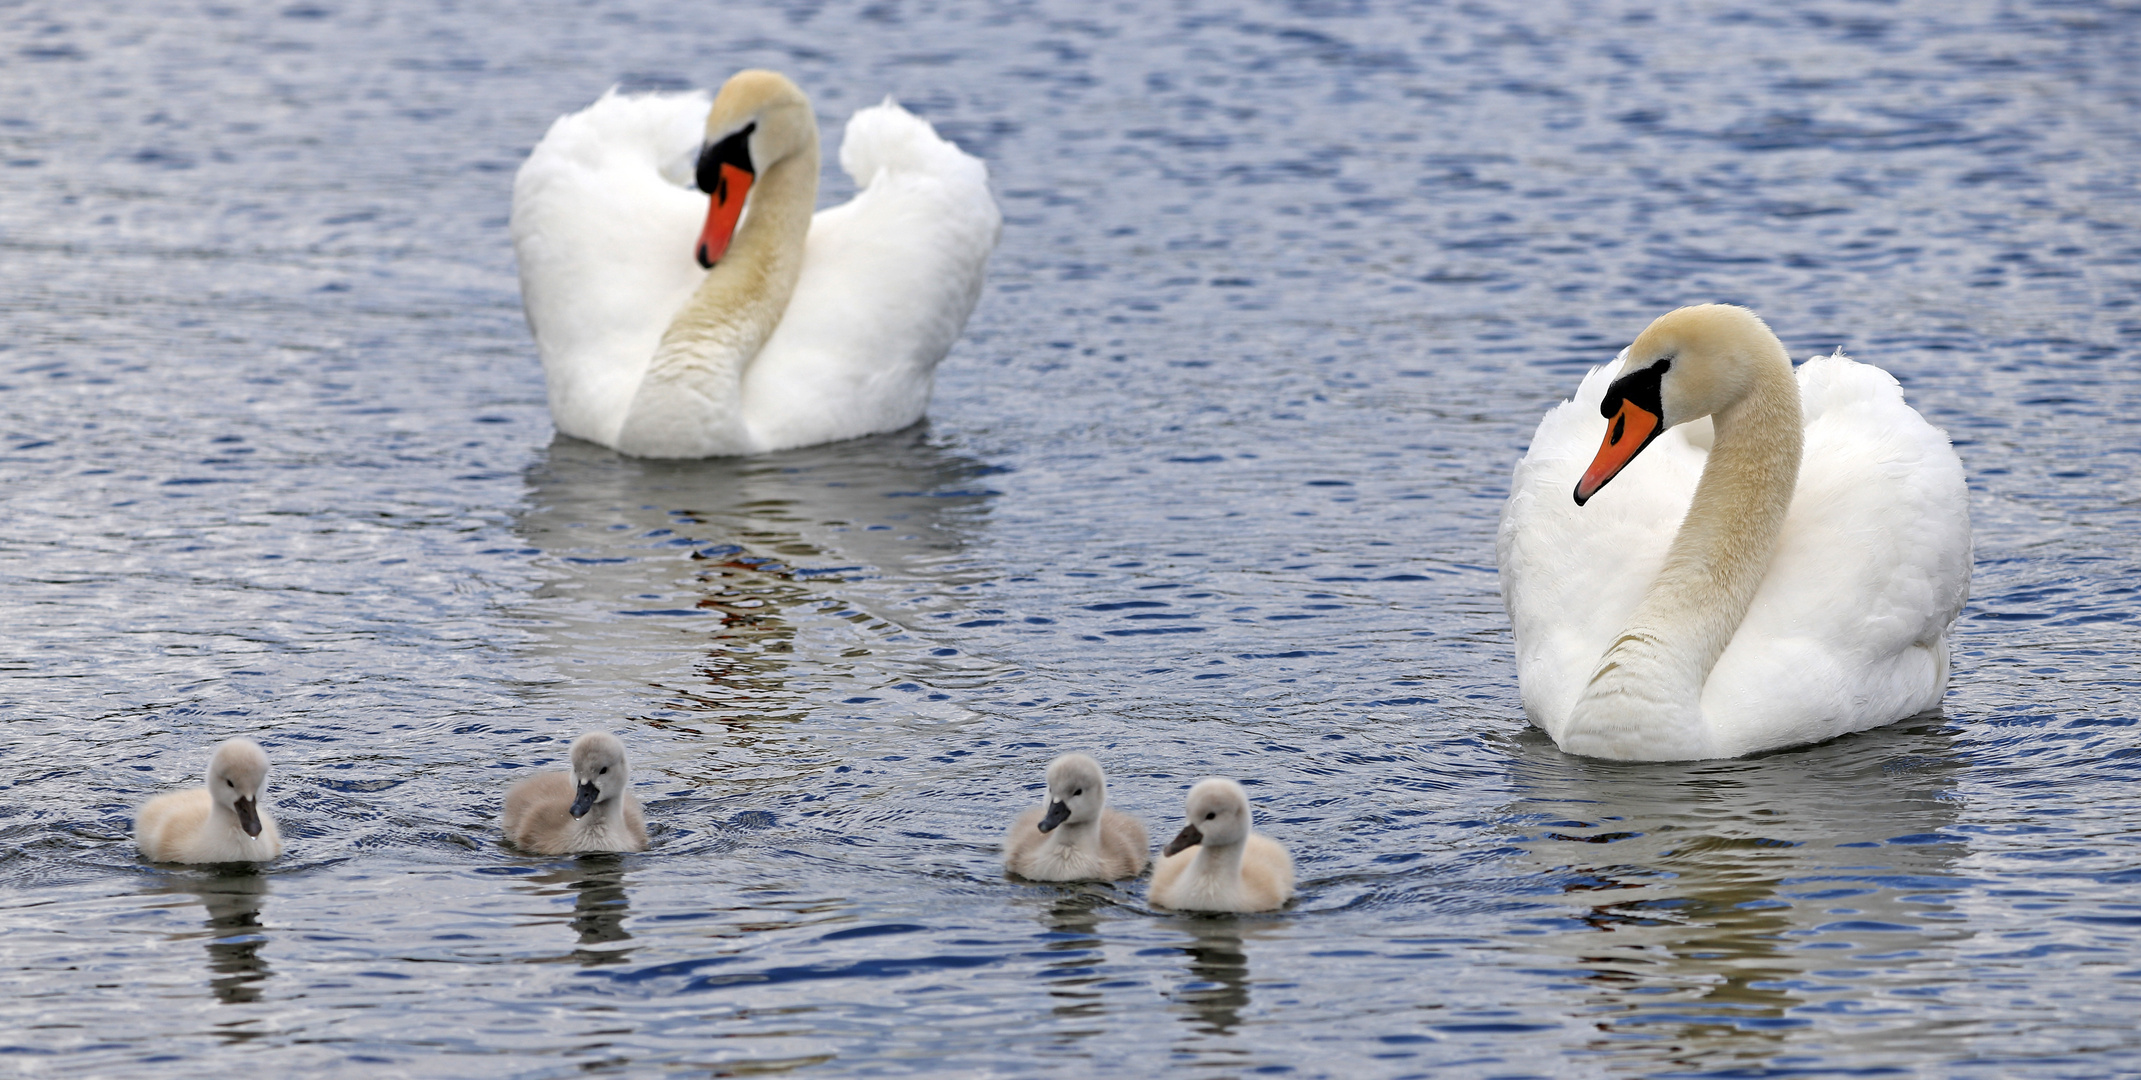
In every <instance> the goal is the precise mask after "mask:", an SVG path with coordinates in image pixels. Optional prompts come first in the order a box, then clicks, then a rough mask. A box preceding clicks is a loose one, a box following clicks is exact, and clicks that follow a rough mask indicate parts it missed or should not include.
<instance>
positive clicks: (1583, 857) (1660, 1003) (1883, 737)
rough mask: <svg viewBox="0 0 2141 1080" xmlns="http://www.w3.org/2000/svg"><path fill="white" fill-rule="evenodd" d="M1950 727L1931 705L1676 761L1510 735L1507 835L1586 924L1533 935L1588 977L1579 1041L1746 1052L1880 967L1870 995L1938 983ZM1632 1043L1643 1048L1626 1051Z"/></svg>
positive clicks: (1681, 1051) (1700, 1052) (1778, 1040)
mask: <svg viewBox="0 0 2141 1080" xmlns="http://www.w3.org/2000/svg"><path fill="white" fill-rule="evenodd" d="M1952 740H1953V735H1952V733H1951V731H1950V729H1949V728H1948V727H1947V725H1946V724H1945V723H1943V722H1941V721H1937V720H1935V721H1931V722H1918V723H1915V724H1912V725H1906V726H1905V727H1903V728H1901V729H1889V730H1885V731H1880V732H1873V733H1868V735H1867V736H1866V737H1854V738H1852V739H1846V740H1843V741H1840V742H1837V743H1832V744H1827V745H1824V746H1818V747H1812V748H1807V749H1803V750H1797V751H1787V752H1784V753H1779V754H1772V755H1768V756H1767V757H1764V758H1760V759H1756V760H1753V761H1744V762H1719V763H1711V764H1704V765H1698V766H1692V767H1691V766H1686V765H1671V766H1651V765H1622V764H1615V763H1606V762H1594V761H1586V760H1582V759H1575V758H1568V757H1566V756H1564V755H1561V754H1560V753H1559V752H1558V751H1556V750H1554V749H1553V747H1552V745H1551V744H1550V743H1548V742H1546V741H1545V740H1544V738H1543V737H1540V736H1537V735H1535V734H1534V735H1532V736H1529V737H1527V738H1526V739H1524V740H1521V745H1522V748H1523V750H1524V751H1525V753H1524V757H1523V759H1522V760H1520V761H1518V762H1517V763H1516V773H1517V775H1518V776H1519V777H1520V778H1521V781H1520V782H1521V784H1522V785H1523V786H1524V787H1526V788H1529V789H1531V790H1532V792H1533V794H1531V795H1530V796H1528V797H1526V798H1524V799H1521V800H1519V801H1518V802H1516V803H1515V804H1512V805H1511V806H1510V807H1509V808H1508V809H1509V812H1510V813H1511V814H1512V815H1515V816H1521V817H1524V818H1528V819H1530V820H1531V821H1532V822H1534V823H1536V824H1535V826H1534V827H1535V828H1536V830H1537V831H1535V832H1533V833H1531V834H1530V835H1528V836H1526V837H1524V838H1522V839H1521V840H1520V841H1519V843H1520V845H1521V847H1522V849H1523V850H1524V852H1525V855H1524V858H1523V864H1524V865H1526V866H1528V867H1530V868H1532V869H1534V870H1536V871H1537V872H1538V873H1540V874H1542V875H1544V876H1545V877H1546V878H1548V879H1549V880H1557V881H1559V882H1560V883H1561V886H1560V887H1561V889H1562V890H1563V894H1564V895H1565V897H1566V898H1567V900H1568V901H1570V902H1571V903H1573V904H1575V905H1576V906H1575V907H1574V908H1573V909H1572V910H1571V914H1572V915H1574V916H1575V917H1576V918H1577V919H1578V920H1579V921H1580V922H1581V923H1582V924H1583V925H1585V926H1587V927H1588V929H1587V930H1583V931H1572V932H1565V933H1558V934H1552V935H1549V936H1546V937H1544V938H1540V939H1536V944H1537V947H1538V948H1539V949H1541V950H1543V951H1546V952H1549V953H1551V954H1554V955H1556V956H1558V957H1560V958H1562V959H1563V960H1564V961H1565V962H1567V963H1568V964H1569V965H1570V968H1571V970H1572V973H1574V974H1576V976H1577V978H1578V982H1579V984H1580V985H1582V986H1584V987H1586V990H1585V991H1584V992H1583V993H1582V1001H1581V1003H1580V1004H1579V1005H1578V1006H1577V1007H1576V1008H1577V1011H1578V1012H1579V1013H1580V1014H1582V1015H1586V1016H1588V1017H1590V1018H1591V1021H1592V1022H1593V1023H1594V1024H1595V1025H1596V1026H1597V1028H1598V1030H1599V1032H1600V1033H1601V1035H1602V1036H1603V1038H1602V1039H1600V1040H1599V1041H1596V1042H1594V1043H1593V1046H1594V1047H1595V1048H1597V1049H1599V1050H1601V1051H1603V1050H1606V1049H1608V1048H1610V1049H1611V1050H1612V1051H1613V1052H1614V1053H1615V1054H1616V1055H1618V1056H1620V1057H1622V1058H1624V1059H1626V1060H1627V1061H1628V1062H1629V1063H1630V1067H1631V1068H1633V1067H1637V1066H1636V1065H1635V1064H1634V1063H1635V1062H1637V1061H1648V1062H1649V1067H1663V1066H1666V1065H1672V1066H1677V1067H1684V1068H1711V1069H1714V1068H1724V1067H1730V1066H1731V1065H1732V1064H1733V1063H1746V1062H1754V1061H1763V1060H1768V1059H1769V1058H1770V1057H1772V1056H1773V1055H1774V1054H1775V1053H1777V1052H1778V1049H1779V1047H1781V1046H1782V1045H1785V1044H1787V1043H1788V1042H1789V1041H1790V1039H1791V1033H1792V1032H1793V1031H1794V1030H1795V1029H1797V1028H1799V1027H1802V1026H1804V1024H1805V1022H1806V1021H1805V1020H1804V1019H1803V1018H1800V1017H1797V1016H1795V1015H1794V1014H1795V1011H1796V1010H1800V1009H1803V1008H1805V1007H1808V1006H1819V1005H1820V1004H1821V1003H1822V1002H1823V1001H1824V1000H1825V999H1828V998H1834V997H1837V996H1838V995H1839V994H1841V995H1846V996H1850V997H1854V998H1858V997H1859V996H1860V995H1867V994H1869V993H1870V992H1871V991H1872V990H1873V989H1874V988H1873V987H1870V986H1867V985H1862V984H1860V981H1859V980H1861V979H1862V977H1863V976H1865V975H1869V974H1873V973H1875V972H1878V973H1880V975H1881V976H1882V977H1881V980H1880V987H1879V990H1880V992H1881V993H1883V994H1888V993H1896V992H1898V991H1901V992H1903V993H1910V992H1912V991H1914V990H1922V989H1923V988H1925V987H1927V986H1931V985H1936V984H1938V983H1939V982H1942V981H1945V980H1951V979H1952V976H1949V975H1947V974H1946V973H1945V972H1944V971H1943V970H1942V968H1943V964H1944V962H1946V961H1947V960H1949V959H1950V958H1952V956H1953V954H1954V950H1955V947H1956V946H1957V944H1958V943H1959V942H1961V941H1962V940H1965V939H1966V938H1967V937H1968V936H1969V934H1968V932H1967V931H1966V930H1963V929H1961V928H1959V927H1956V928H1950V927H1949V926H1947V925H1944V924H1943V922H1942V921H1941V916H1942V915H1943V914H1945V913H1946V912H1948V911H1949V905H1947V904H1946V903H1944V902H1943V901H1942V899H1941V895H1942V893H1943V892H1944V891H1952V890H1953V889H1955V888H1958V887H1959V885H1950V884H1948V883H1947V882H1946V881H1945V880H1943V879H1947V878H1951V877H1953V876H1954V875H1955V873H1956V871H1955V864H1956V861H1957V860H1958V859H1959V858H1960V857H1961V856H1962V854H1963V852H1964V845H1963V844H1962V843H1961V842H1960V841H1959V839H1949V840H1946V841H1941V840H1939V839H1937V837H1939V836H1941V835H1943V834H1942V830H1944V829H1947V828H1948V827H1949V826H1952V825H1953V824H1954V823H1955V821H1956V819H1957V817H1958V815H1959V813H1960V804H1959V803H1958V802H1957V801H1956V800H1955V799H1953V798H1952V797H1951V796H1952V790H1953V787H1954V784H1955V776H1956V774H1957V772H1958V771H1959V770H1960V769H1961V768H1962V763H1961V761H1959V760H1958V759H1957V757H1956V755H1955V751H1954V748H1953V745H1952ZM1629 823H1643V826H1644V827H1643V831H1641V832H1630V831H1627V826H1628V824H1629ZM1899 838H1900V839H1902V840H1903V841H1904V842H1902V843H1895V842H1892V841H1894V840H1897V839H1899ZM1928 840H1931V842H1927V841H1928ZM1899 954H1906V955H1899ZM1861 1004H1864V1005H1866V1006H1869V1007H1871V1006H1873V1005H1874V1003H1873V1002H1869V1001H1863V1000H1861ZM1939 1027H1940V1025H1939V1024H1937V1023H1936V1022H1934V1021H1931V1020H1929V1019H1927V1018H1925V1017H1922V1016H1921V1017H1914V1018H1912V1019H1910V1020H1908V1021H1901V1022H1894V1023H1889V1024H1885V1025H1880V1026H1878V1027H1877V1028H1874V1027H1869V1029H1867V1030H1863V1031H1860V1032H1857V1033H1855V1034H1854V1036H1853V1039H1854V1041H1855V1042H1856V1043H1858V1044H1859V1049H1860V1050H1861V1052H1863V1053H1865V1054H1866V1055H1868V1059H1869V1060H1871V1059H1877V1058H1881V1057H1884V1056H1890V1055H1893V1056H1896V1057H1898V1058H1899V1059H1901V1058H1906V1057H1908V1056H1909V1055H1910V1054H1913V1053H1921V1052H1924V1051H1925V1050H1926V1049H1928V1048H1929V1047H1930V1046H1931V1045H1932V1040H1934V1039H1937V1038H1938V1037H1939ZM1631 1039H1634V1040H1639V1041H1640V1042H1642V1043H1643V1044H1645V1045H1647V1046H1648V1047H1649V1052H1648V1053H1646V1054H1643V1055H1632V1054H1631V1053H1630V1049H1631V1047H1630V1040H1631Z"/></svg>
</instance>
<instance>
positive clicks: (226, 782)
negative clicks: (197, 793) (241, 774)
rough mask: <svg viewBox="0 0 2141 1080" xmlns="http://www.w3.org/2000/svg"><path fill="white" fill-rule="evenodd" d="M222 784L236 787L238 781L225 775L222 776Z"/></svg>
mask: <svg viewBox="0 0 2141 1080" xmlns="http://www.w3.org/2000/svg"><path fill="white" fill-rule="evenodd" d="M223 786H224V787H237V786H238V782H237V781H236V780H232V779H231V778H229V777H227V776H226V777H224V778H223Z"/></svg>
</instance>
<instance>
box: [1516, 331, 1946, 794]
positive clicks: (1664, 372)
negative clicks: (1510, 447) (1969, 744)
mask: <svg viewBox="0 0 2141 1080" xmlns="http://www.w3.org/2000/svg"><path fill="white" fill-rule="evenodd" d="M1593 448H1596V450H1595V453H1594V449H1593ZM1646 448H1648V449H1647V451H1646ZM1639 453H1640V454H1642V455H1643V460H1642V461H1641V462H1640V463H1638V464H1634V465H1631V464H1630V462H1632V461H1634V460H1635V458H1636V455H1637V454H1639ZM1585 462H1589V463H1590V464H1589V465H1588V466H1586V465H1585ZM1623 470H1626V471H1625V472H1624V471H1623ZM1616 476H1618V477H1619V479H1617V480H1616V479H1615V477H1616ZM1608 481H1613V483H1612V486H1611V487H1608V486H1607V482H1608ZM1496 548H1497V554H1498V556H1499V558H1500V563H1501V581H1502V599H1503V602H1504V603H1506V604H1507V605H1508V608H1509V619H1510V622H1511V623H1512V624H1514V626H1515V629H1516V645H1517V679H1518V682H1519V684H1520V685H1521V687H1522V692H1523V697H1524V711H1525V713H1526V714H1527V715H1529V716H1530V717H1531V721H1532V723H1534V724H1537V725H1538V726H1539V727H1540V728H1543V729H1544V730H1545V731H1546V733H1547V734H1548V735H1551V736H1553V739H1554V742H1555V743H1557V744H1558V745H1560V747H1561V748H1562V749H1563V750H1566V751H1568V752H1570V753H1573V754H1583V755H1587V756H1591V757H1602V758H1617V759H1621V760H1628V761H1676V760H1688V759H1694V758H1718V757H1738V756H1740V755H1742V754H1751V753H1755V752H1757V751H1762V750H1771V749H1775V748H1778V747H1784V746H1793V745H1797V744H1799V743H1808V742H1816V741H1819V740H1822V739H1827V738H1832V737H1834V736H1837V735H1842V734H1845V733H1847V732H1852V731H1862V730H1864V729H1866V728H1872V727H1879V726H1881V725H1882V724H1887V723H1890V722H1893V721H1896V720H1900V719H1902V718H1903V717H1906V716H1910V715H1913V714H1915V713H1920V712H1924V711H1926V710H1929V709H1933V708H1935V707H1937V706H1938V705H1939V704H1940V699H1941V695H1942V693H1943V692H1944V691H1945V690H1946V688H1947V682H1948V636H1947V635H1948V629H1949V627H1950V626H1952V625H1953V624H1954V622H1955V617H1956V615H1957V614H1958V613H1960V612H1961V611H1962V606H1963V600H1964V599H1965V598H1966V597H1967V596H1968V594H1969V590H1970V510H1969V498H1968V494H1967V492H1966V490H1965V487H1964V483H1963V467H1962V462H1961V460H1960V459H1958V458H1957V457H1956V456H1955V450H1954V448H1953V447H1951V446H1949V445H1948V440H1947V436H1945V435H1943V434H1941V432H1940V431H1939V430H1938V429H1936V428H1934V427H1933V426H1932V425H1930V424H1928V423H1926V422H1925V418H1924V417H1921V416H1919V415H1918V413H1917V412H1916V411H1915V410H1913V409H1912V408H1911V407H1910V406H1909V405H1906V404H1904V401H1903V392H1902V390H1901V388H1900V387H1898V386H1897V385H1896V380H1895V379H1893V378H1891V377H1890V376H1889V375H1888V373H1887V372H1884V371H1882V370H1880V369H1879V368H1875V367H1870V366H1868V365H1865V364H1860V363H1856V362H1853V361H1851V360H1849V359H1846V358H1845V357H1844V356H1843V354H1842V353H1841V352H1838V353H1837V354H1836V355H1835V356H1827V357H1816V358H1813V359H1810V360H1808V361H1807V362H1806V363H1805V364H1804V365H1802V366H1801V367H1800V368H1799V370H1798V375H1797V378H1796V379H1795V378H1794V377H1793V371H1792V364H1791V358H1790V357H1789V356H1788V355H1786V353H1785V351H1784V345H1783V344H1782V343H1781V342H1779V341H1778V340H1777V337H1776V335H1775V334H1773V333H1771V332H1770V329H1769V327H1768V326H1767V325H1765V324H1764V323H1763V322H1762V320H1761V319H1759V318H1756V317H1755V315H1754V313H1753V312H1751V311H1748V310H1746V309H1744V308H1737V307H1728V306H1725V305H1721V304H1708V305H1703V306H1700V307H1689V308H1681V309H1680V310H1678V311H1674V312H1671V313H1669V314H1667V315H1665V316H1663V317H1661V318H1659V319H1658V320H1657V321H1656V322H1653V323H1651V324H1650V327H1649V329H1647V330H1644V331H1643V334H1642V336H1640V337H1638V338H1636V340H1635V343H1634V344H1632V345H1630V346H1628V348H1627V349H1626V350H1625V351H1623V352H1622V353H1621V355H1620V357H1619V358H1618V359H1616V360H1615V361H1614V362H1613V363H1611V364H1608V365H1606V366H1605V367H1603V368H1598V369H1594V370H1593V371H1592V372H1591V373H1590V374H1589V375H1587V376H1585V378H1584V380H1583V386H1582V388H1581V389H1579V390H1578V391H1577V393H1576V399H1575V400H1574V401H1568V402H1563V403H1562V404H1560V405H1557V406H1555V407H1554V408H1553V409H1550V410H1548V412H1547V414H1546V417H1545V419H1543V420H1541V421H1540V422H1539V430H1538V433H1537V434H1536V435H1534V436H1533V438H1532V444H1531V450H1530V451H1529V452H1528V453H1526V454H1525V455H1524V459H1523V460H1522V461H1520V462H1518V463H1517V467H1516V475H1515V476H1514V477H1513V478H1512V479H1511V481H1510V492H1509V502H1508V505H1507V506H1505V507H1504V508H1503V510H1502V524H1501V532H1500V536H1499V539H1498V543H1497V544H1496Z"/></svg>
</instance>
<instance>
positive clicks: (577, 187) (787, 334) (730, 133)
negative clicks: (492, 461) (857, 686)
mask: <svg viewBox="0 0 2141 1080" xmlns="http://www.w3.org/2000/svg"><path fill="white" fill-rule="evenodd" d="M840 166H841V168H842V169H844V170H846V172H847V174H848V175H849V176H850V177H852V178H853V179H854V181H855V183H856V185H857V186H858V187H859V188H860V191H859V192H858V194H856V196H855V197H854V199H852V200H850V201H849V202H847V203H844V204H842V205H840V206H835V207H830V208H828V209H826V210H824V211H822V212H820V213H818V214H817V215H816V216H815V217H813V216H812V214H811V208H812V206H813V205H814V204H815V203H816V201H817V193H818V123H817V120H816V119H815V118H814V116H813V115H812V112H811V106H810V100H809V99H808V98H806V97H804V96H803V92H802V91H801V90H800V89H798V88H797V87H796V85H795V84H794V83H792V82H790V81H788V80H787V79H786V78H785V77H783V76H781V75H779V74H777V73H775V72H771V71H757V70H753V71H743V72H739V73H738V74H736V75H735V76H734V77H733V78H731V79H729V81H728V82H727V83H726V84H724V85H723V86H722V87H721V92H720V93H719V94H718V95H716V96H715V97H714V98H713V99H712V100H711V101H710V102H709V100H708V99H707V97H706V95H705V94H704V93H690V94H620V93H618V92H617V91H616V90H615V89H612V90H610V91H609V92H608V93H606V94H604V95H603V97H602V98H601V100H599V101H596V102H595V103H594V104H593V105H590V106H588V107H587V108H586V109H583V110H581V111H580V112H577V113H572V114H570V115H568V116H564V117H561V118H560V119H559V120H558V121H557V122H556V123H554V124H552V125H551V127H550V130H549V132H548V133H547V134H545V135H544V136H543V140H542V142H541V143H539V144H538V145H537V146H536V147H535V150H534V151H533V152H532V153H530V154H529V155H528V160H527V161H526V162H525V163H524V164H522V165H521V167H520V172H519V173H518V174H517V175H516V176H515V177H514V180H513V212H512V218H511V231H512V234H513V251H514V256H515V258H516V260H517V261H518V263H519V265H520V289H521V300H522V306H523V308H524V310H525V311H526V314H527V317H528V326H529V329H530V330H531V331H532V332H533V334H534V336H535V343H536V350H537V351H538V352H539V353H540V354H541V355H542V361H543V373H544V377H545V381H546V382H547V383H548V384H549V390H550V415H551V418H552V420H553V421H554V422H555V423H556V424H557V428H558V430H559V431H562V432H564V433H565V434H567V435H572V436H575V437H577V438H582V439H587V440H589V441H591V442H597V443H601V444H602V445H604V446H608V447H611V448H612V449H615V450H620V451H622V452H624V453H626V454H631V455H635V456H638V457H656V458H697V457H715V456H723V455H736V454H756V453H764V452H767V451H772V450H784V449H789V448H792V447H797V446H809V445H812V444H814V443H822V442H831V441H834V440H837V439H851V438H855V437H857V436H861V435H869V434H874V433H877V432H883V431H894V430H897V429H899V428H903V427H906V426H907V425H909V424H912V423H914V422H915V421H916V420H919V419H921V417H922V413H923V411H924V410H926V409H927V408H928V406H929V390H930V379H931V375H932V373H933V372H934V371H935V369H936V366H937V362H938V361H939V360H942V359H943V358H944V354H945V353H946V352H947V351H949V350H950V349H951V346H952V343H953V342H954V341H955V340H957V339H958V337H959V333H960V331H961V330H962V329H963V328H964V327H965V325H966V318H967V316H968V315H969V314H970V313H971V312H972V311H973V310H974V303H975V301H977V300H978V299H980V296H981V283H982V268H983V266H984V264H986V263H987V261H988V258H989V252H990V251H991V250H993V249H994V248H995V246H996V240H997V236H998V234H999V233H1000V232H1001V231H1002V228H1003V215H1002V214H1001V213H1000V212H999V211H998V210H997V207H996V201H995V199H993V198H992V197H991V196H990V195H989V187H988V178H989V174H988V168H987V167H986V166H984V165H983V164H982V163H981V162H980V161H979V160H978V159H976V158H973V157H971V156H969V155H967V154H965V153H963V152H962V151H960V149H959V148H958V147H957V146H954V145H953V144H952V143H950V142H947V141H945V140H943V139H941V138H938V137H937V133H936V131H935V129H933V128H931V127H930V126H929V124H928V123H927V122H925V121H923V120H921V119H918V118H916V117H915V116H914V115H912V114H911V113H909V112H907V111H906V110H905V109H902V108H900V107H899V106H898V105H897V104H895V103H893V101H892V100H891V99H890V98H887V99H886V100H885V102H884V103H883V104H881V105H877V106H874V107H871V108H866V109H862V110H860V111H858V112H856V113H855V115H854V116H853V117H851V118H850V119H849V120H848V125H847V135H846V138H845V139H844V141H843V142H842V143H841V146H840ZM694 184H696V188H697V189H696V190H694Z"/></svg>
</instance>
